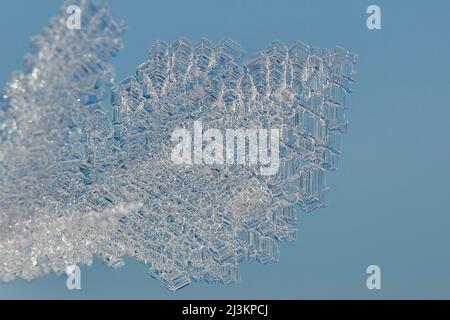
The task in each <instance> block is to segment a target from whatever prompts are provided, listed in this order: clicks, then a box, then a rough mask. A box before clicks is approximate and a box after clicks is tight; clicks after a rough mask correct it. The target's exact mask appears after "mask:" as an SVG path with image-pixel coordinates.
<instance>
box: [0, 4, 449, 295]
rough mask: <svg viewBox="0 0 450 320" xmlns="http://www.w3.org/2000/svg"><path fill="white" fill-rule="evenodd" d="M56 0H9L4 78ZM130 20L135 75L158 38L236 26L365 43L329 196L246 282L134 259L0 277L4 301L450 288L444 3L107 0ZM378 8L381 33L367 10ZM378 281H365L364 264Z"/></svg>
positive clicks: (254, 32)
mask: <svg viewBox="0 0 450 320" xmlns="http://www.w3.org/2000/svg"><path fill="white" fill-rule="evenodd" d="M61 3H62V1H59V0H58V1H56V0H53V1H50V0H40V1H31V0H14V1H12V0H5V1H2V3H1V12H2V15H1V17H0V39H1V43H2V46H1V51H0V52H1V59H0V84H1V85H3V84H4V83H5V82H6V81H7V79H8V77H9V75H10V73H11V72H12V71H13V70H16V69H20V68H21V66H22V61H23V59H22V57H23V56H24V54H25V53H26V52H27V50H28V44H29V39H30V36H32V35H34V34H37V33H39V32H40V30H41V29H42V27H43V26H44V25H45V24H46V22H47V21H48V19H49V18H50V17H51V16H52V15H53V14H54V13H55V12H56V11H57V9H58V7H59V5H60V4H61ZM110 3H111V6H112V8H113V9H114V11H115V12H116V13H117V14H118V15H119V16H121V17H123V18H124V19H125V20H126V22H127V24H128V31H127V33H126V36H125V49H124V50H123V51H122V52H121V53H120V54H119V56H118V57H117V58H116V60H115V64H116V66H117V74H118V78H124V77H126V76H127V75H129V74H132V73H134V69H135V67H136V66H137V65H138V64H140V63H141V62H142V61H143V59H144V58H145V57H146V54H147V51H148V49H149V47H150V45H151V43H152V42H153V41H155V40H157V39H162V40H166V41H173V40H175V39H176V38H177V37H179V36H186V37H188V38H190V39H191V40H193V41H194V40H196V39H198V38H199V37H208V38H210V39H211V40H213V41H217V40H219V39H221V38H223V37H231V38H233V39H234V40H236V41H237V42H239V43H241V44H242V46H243V47H244V48H246V50H247V52H248V53H255V52H256V51H258V50H259V49H260V48H262V47H263V46H265V45H266V44H267V43H269V42H271V41H272V40H274V39H279V40H282V41H284V42H286V43H291V42H293V41H294V40H296V39H300V40H302V41H305V42H307V43H310V44H314V45H317V46H320V47H334V46H335V45H341V46H344V47H347V48H348V49H350V50H352V51H354V52H357V53H358V54H359V56H360V60H359V64H358V72H359V76H358V84H357V86H356V91H355V94H354V95H353V96H352V98H351V102H350V105H351V109H350V110H349V114H348V118H349V120H350V121H351V126H350V128H351V129H350V132H349V133H348V134H347V135H345V136H344V138H343V149H344V154H343V156H342V158H341V161H340V169H339V171H338V172H336V173H332V174H330V178H329V184H330V186H331V188H332V191H331V194H330V199H331V201H330V206H329V207H328V208H326V209H322V210H318V211H315V212H313V213H311V214H308V215H304V216H303V217H302V219H301V220H302V221H301V225H300V232H299V239H298V241H297V242H296V243H294V244H289V245H284V246H282V250H281V254H282V255H281V262H280V263H278V264H271V265H267V266H262V265H258V264H244V265H243V266H242V278H243V280H242V282H241V283H239V284H235V285H232V286H227V287H224V286H220V285H206V284H200V285H193V286H190V287H187V288H185V289H184V290H182V291H181V292H178V293H175V294H174V293H170V292H168V291H166V290H165V289H163V288H162V287H161V285H160V284H159V283H158V282H157V281H155V280H153V279H151V278H150V277H149V276H148V275H147V273H146V267H145V266H142V265H140V264H137V263H136V262H134V261H132V260H129V261H128V264H127V266H126V267H125V268H122V269H120V270H111V269H108V268H107V267H105V266H103V265H102V264H100V263H95V264H94V265H93V266H91V267H83V268H82V276H83V283H82V286H83V289H82V290H81V291H68V290H67V289H66V288H65V279H64V278H61V277H57V276H55V275H50V276H47V277H45V278H42V279H38V280H36V281H34V282H32V283H26V282H24V281H16V282H14V283H11V284H0V299H13V298H22V299H32V298H38V299H47V298H59V299H71V298H73V299H80V298H86V299H91V298H100V299H108V298H112V299H118V298H125V299H127V298H129V299H202V298H203V299H240V298H246V299H259V298H264V299H309V298H328V299H329V298H345V299H346V298H374V299H379V298H388V299H391V298H450V272H449V271H450V251H449V250H448V245H449V244H450V231H449V230H450V210H449V202H448V199H449V198H450V188H449V186H448V183H449V181H450V169H449V164H450V151H449V142H448V139H449V138H450V103H449V101H450V41H449V38H448V37H449V36H448V30H449V27H448V26H449V23H450V2H449V1H446V0H435V1H432V2H430V1H380V0H374V1H365V0H346V1H331V0H328V1H325V0H315V1H312V0H311V1H306V0H305V1H294V0H291V1H289V0H277V1H261V0H259V1H258V0H247V1H244V0H228V1H217V0H201V1H181V0H180V1H175V0H165V1H140V0H130V1H123V0H111V1H110ZM369 4H377V5H379V6H380V7H381V9H382V27H383V30H381V31H369V30H368V29H367V28H366V17H367V15H366V8H367V6H368V5H369ZM371 264H377V265H380V266H381V269H382V290H381V291H369V290H368V289H367V288H366V286H365V281H366V277H367V275H366V273H365V270H366V268H367V266H368V265H371Z"/></svg>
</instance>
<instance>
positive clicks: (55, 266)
mask: <svg viewBox="0 0 450 320" xmlns="http://www.w3.org/2000/svg"><path fill="white" fill-rule="evenodd" d="M83 3H84V4H86V5H87V4H91V3H92V2H91V1H87V2H83ZM95 3H97V2H95ZM96 9H97V10H92V16H93V18H94V19H93V18H90V21H95V17H98V16H101V17H102V19H101V21H102V23H104V25H106V26H107V27H106V28H105V29H104V28H103V27H102V28H99V26H98V25H96V24H95V22H92V30H91V32H92V34H90V33H88V34H89V36H92V37H95V36H96V35H97V33H98V32H100V30H101V32H106V36H105V35H104V34H102V36H101V37H99V39H100V40H99V42H101V45H100V47H101V48H102V49H101V50H100V52H101V54H100V55H99V54H97V53H96V52H95V50H96V49H97V46H96V45H94V42H93V41H87V43H86V44H85V46H86V48H84V47H83V46H80V47H77V50H86V52H91V51H94V52H95V53H92V55H89V54H82V55H80V54H78V55H77V56H84V57H89V58H88V61H79V58H78V59H73V60H71V59H70V61H71V62H72V63H75V64H77V65H81V66H84V67H86V66H89V65H90V63H89V61H90V60H89V59H90V58H92V57H96V59H97V58H98V59H99V60H100V61H101V63H100V65H101V67H100V68H99V69H95V70H91V69H89V70H88V71H87V72H86V73H84V74H80V75H78V78H76V80H79V81H80V83H79V84H77V83H76V81H75V82H73V79H71V77H72V75H73V71H72V70H71V69H69V68H68V69H64V71H65V72H62V73H61V72H60V73H58V75H59V76H58V77H61V78H62V79H55V84H54V86H47V87H46V89H45V90H41V91H40V92H39V95H43V96H44V97H45V96H48V97H47V99H48V100H50V101H51V103H49V104H48V105H50V106H52V108H53V109H52V111H51V112H52V114H53V113H56V114H57V115H59V118H57V119H51V121H50V120H49V119H46V117H45V115H46V114H47V112H48V111H47V109H46V108H48V106H47V104H44V103H38V101H36V100H33V99H34V98H35V96H38V93H37V92H36V90H35V91H34V92H33V91H32V92H31V93H29V94H23V91H21V92H17V91H14V90H13V91H12V92H9V93H8V92H7V96H8V97H7V101H9V102H10V103H9V104H8V105H9V107H8V108H5V107H3V109H2V110H6V111H3V112H4V115H3V114H2V119H4V120H2V122H1V123H2V128H6V132H7V134H3V136H4V138H3V140H4V142H3V145H5V146H7V147H2V148H9V149H8V150H14V152H13V153H12V154H13V156H10V155H9V154H10V153H9V152H8V153H6V152H5V153H3V152H2V153H1V155H5V156H3V157H2V159H3V160H2V162H1V167H0V168H4V169H3V170H5V172H7V173H8V174H7V175H6V177H5V178H4V179H2V181H1V183H3V184H4V186H5V187H7V188H18V189H16V191H15V193H14V194H15V196H14V197H15V198H13V199H10V198H9V197H8V194H11V193H8V192H6V191H3V188H2V191H0V192H2V194H1V203H0V209H1V210H2V211H1V212H0V214H1V215H0V217H1V219H2V220H1V221H0V222H1V224H0V228H1V229H0V230H1V232H2V234H1V235H0V240H1V241H0V246H1V249H2V250H1V251H0V252H1V255H2V262H3V261H6V262H3V264H2V265H1V266H0V274H2V275H3V278H4V279H9V278H13V277H14V276H22V277H25V278H29V279H32V278H33V277H35V276H37V275H39V274H41V273H42V272H43V271H47V269H49V267H50V270H54V271H60V270H62V268H63V267H64V265H65V264H73V263H87V262H89V261H90V259H91V256H92V253H93V254H96V255H98V256H100V257H101V258H103V259H104V261H105V262H106V263H107V264H109V265H111V266H122V265H123V259H122V258H123V257H124V256H132V257H135V258H136V259H138V260H139V261H141V262H143V263H145V264H147V265H148V266H149V271H150V274H151V276H152V277H154V278H156V279H159V280H160V281H161V282H162V284H163V285H164V286H165V287H166V288H168V289H169V290H172V291H175V290H178V289H180V288H182V287H184V286H186V285H188V284H189V283H191V282H193V281H194V282H196V281H207V282H209V283H216V282H220V283H225V284H228V283H233V282H235V281H236V280H237V279H238V278H239V272H238V264H239V263H240V262H242V261H245V260H249V261H259V262H261V263H268V262H271V261H277V260H278V259H279V255H280V253H279V243H280V242H284V241H293V240H295V239H296V233H297V227H296V225H297V220H298V215H299V213H300V212H301V211H306V212H308V211H311V210H314V209H316V208H319V207H322V206H324V205H325V204H326V194H327V191H328V186H327V183H326V173H327V171H330V170H335V169H336V168H337V161H338V158H339V155H340V137H341V134H342V133H345V132H346V130H347V121H346V120H345V111H346V109H347V103H346V100H347V97H348V96H349V94H351V92H352V86H353V84H354V82H355V70H354V66H355V63H356V55H355V54H353V53H351V52H349V51H347V50H345V49H343V48H339V47H338V48H336V49H333V50H327V49H326V50H325V49H317V48H313V47H310V46H308V45H305V44H303V43H301V42H295V43H294V44H293V45H292V46H290V47H287V46H286V45H284V44H283V43H281V42H278V41H275V42H273V43H271V44H270V45H269V46H268V47H266V48H264V49H263V50H262V51H261V52H259V53H258V54H256V55H254V56H252V57H249V58H247V59H246V58H245V53H244V50H243V49H242V48H241V47H240V45H238V44H237V43H235V42H234V41H232V40H228V39H227V40H223V41H221V42H219V43H218V44H215V45H214V44H213V43H211V42H210V41H208V40H207V39H201V40H199V41H198V42H197V43H195V44H191V43H190V42H189V41H188V40H187V39H185V38H180V39H178V40H177V41H175V42H174V43H172V44H170V45H169V44H167V43H164V42H162V41H157V42H155V43H154V44H153V46H152V48H151V51H150V54H149V56H148V58H147V59H146V60H145V61H144V63H142V64H141V65H140V66H138V68H137V70H136V73H135V75H133V76H131V77H129V78H126V79H124V80H123V81H121V82H119V83H117V84H116V85H115V86H114V88H113V89H112V93H111V104H112V116H111V119H110V118H109V117H108V116H107V110H108V106H107V103H104V102H101V96H102V95H103V93H104V92H103V91H102V90H104V88H105V87H107V86H105V85H106V83H107V82H108V81H105V79H106V78H107V77H109V76H110V66H109V64H108V63H107V60H108V59H109V58H110V57H111V56H112V55H113V54H114V53H115V52H116V50H117V49H118V48H119V47H120V41H119V40H118V35H119V34H120V32H121V31H122V26H121V24H118V23H116V22H115V20H114V19H112V18H111V16H110V15H109V14H107V11H105V9H100V8H99V7H97V8H96ZM104 17H108V19H104ZM104 25H103V26H104ZM96 28H97V29H96ZM105 30H106V31H105ZM53 31H54V32H56V33H58V32H62V33H67V31H66V30H63V29H62V28H61V27H60V26H59V27H58V26H57V25H53ZM60 39H61V38H58V40H56V39H55V38H50V37H49V35H47V41H48V42H52V41H53V42H54V43H53V47H52V46H50V45H48V47H46V46H44V49H45V52H47V53H48V52H50V53H53V54H56V55H58V54H59V53H61V51H62V52H63V54H61V59H67V57H66V56H65V55H64V52H65V49H64V47H63V46H61V48H63V49H62V50H60V51H58V50H55V49H54V46H56V47H58V46H59V44H60V43H59V42H60ZM68 43H73V41H70V42H68ZM78 45H79V44H78ZM37 56H38V57H40V56H42V55H37ZM62 57H64V58H62ZM99 57H100V58H99ZM67 61H68V60H67ZM57 65H58V64H57V63H54V61H53V62H52V61H51V60H48V61H36V62H35V63H34V68H36V69H37V70H39V71H38V74H39V75H40V74H45V75H46V76H47V75H49V76H51V77H53V76H54V75H53V73H52V70H53V68H56V67H57ZM96 66H97V64H96ZM84 69H85V68H82V70H84ZM33 72H34V71H31V72H30V73H28V74H25V75H21V76H16V77H13V80H12V82H10V84H9V88H10V89H9V90H12V89H13V88H14V87H18V88H23V87H24V86H25V85H29V86H31V87H33V88H34V87H37V86H38V85H39V81H38V80H35V79H34V78H33ZM55 74H56V73H55ZM20 77H22V78H20ZM54 77H56V75H55V76H54ZM85 78H88V79H89V80H92V81H90V82H86V81H84V80H85ZM23 79H26V80H23ZM38 79H40V78H39V77H38ZM94 80H95V81H94ZM14 83H17V86H14ZM73 83H75V86H72V85H71V84H73ZM85 83H92V85H91V86H88V87H82V84H85ZM61 88H64V91H61ZM42 91H43V92H42ZM62 92H64V94H62ZM100 92H101V94H100ZM65 95H67V96H65ZM80 97H83V98H82V99H81V98H80ZM20 99H23V100H20ZM68 106H69V107H68ZM10 109H13V110H14V109H16V110H18V109H26V110H28V109H32V110H33V112H34V113H35V114H36V115H35V116H34V119H36V121H37V123H38V124H39V126H37V127H38V128H40V130H42V131H43V133H42V139H44V140H45V141H46V142H47V144H44V145H42V144H41V143H39V146H40V148H41V149H38V150H34V149H33V145H34V143H33V142H35V141H38V140H35V139H38V138H39V137H40V136H39V135H37V136H36V135H35V134H34V133H33V132H34V131H33V132H29V131H27V130H35V129H34V128H35V127H36V126H32V127H33V129H28V128H27V127H26V125H25V124H22V122H21V121H20V120H17V119H16V118H15V117H19V116H24V117H27V118H28V117H29V115H26V114H25V115H20V112H19V115H16V113H15V112H11V111H8V110H10ZM55 111H56V112H55ZM195 121H202V123H203V127H204V128H203V130H206V129H208V128H217V129H220V130H226V129H241V128H278V129H280V131H281V137H280V145H279V153H280V162H281V163H280V169H279V171H278V173H277V174H276V175H273V176H263V175H260V174H258V168H257V167H256V166H242V165H209V166H208V165H190V166H189V165H177V164H174V163H173V161H172V160H171V152H172V150H173V147H174V143H173V142H171V136H172V133H173V132H174V130H175V129H177V128H180V127H181V128H193V125H194V122H195ZM22 125H23V126H24V128H23V129H22ZM2 132H3V131H2ZM49 133H51V134H49ZM16 135H20V136H22V137H25V138H20V139H19V138H16ZM21 139H28V142H27V143H28V144H25V140H21ZM58 139H59V140H58ZM49 141H50V142H49ZM58 141H61V142H60V143H59V144H58V143H57V142H58ZM24 148H25V150H24V151H23V153H22V149H24ZM0 150H1V149H0ZM3 150H6V149H3ZM29 150H31V151H29ZM44 150H45V152H42V151H44ZM51 150H55V154H56V155H57V156H56V155H53V154H52V152H51ZM36 153H38V154H39V156H38V157H36ZM31 154H32V155H33V156H31ZM23 159H26V161H29V162H28V163H25V164H24V165H23V166H22V167H21V166H20V164H21V163H22V161H24V160H23ZM35 160H38V162H39V161H40V162H42V163H40V164H39V163H38V164H36V163H35ZM24 168H31V169H32V170H30V171H27V170H25V169H24ZM14 179H22V180H23V182H22V184H16V183H14V181H16V180H14ZM36 186H39V188H36ZM5 190H8V189H5ZM17 198H18V199H20V201H18V199H17ZM18 204H19V205H21V208H17V207H16V206H17V205H18ZM23 208H26V209H27V210H26V211H25V213H24V216H23V217H20V219H19V220H18V222H14V223H15V224H14V223H12V222H11V221H9V220H11V217H15V214H11V212H18V211H19V209H20V210H21V212H23V210H22V209H23ZM36 208H38V209H39V210H37V209H36ZM84 215H86V216H89V217H90V220H89V221H91V223H85V224H83V223H82V221H81V220H82V219H81V218H82V217H83V216H84ZM54 217H57V220H56V221H52V223H48V221H46V219H51V220H53V219H54ZM80 217H81V218H80ZM116 217H118V218H116ZM97 219H98V220H100V221H103V220H105V219H106V220H108V223H99V222H98V221H97ZM73 223H75V224H76V225H80V226H79V229H80V232H79V233H77V232H74V231H72V229H71V227H70V225H71V224H73ZM55 224H56V225H57V226H55ZM65 224H68V225H69V226H68V227H64V225H65ZM11 225H13V226H14V228H13V229H11V227H10V226H11ZM100 227H101V228H100ZM96 228H100V230H101V232H92V231H93V230H95V229H96ZM17 229H18V230H19V231H17ZM28 230H38V232H36V233H34V232H33V234H36V236H39V234H40V232H42V233H44V234H45V233H46V232H47V234H48V232H49V233H51V239H48V238H45V237H42V238H39V240H40V241H38V242H37V243H36V244H33V245H31V244H30V243H34V242H29V241H26V242H25V243H21V244H20V245H19V244H17V243H16V242H15V240H11V239H15V238H17V234H21V233H26V232H27V231H28ZM68 230H71V231H72V232H68ZM66 233H69V236H67V235H66ZM67 239H68V240H67ZM50 240H51V241H52V242H49V244H46V241H50ZM79 242H81V243H82V244H83V245H81V246H78V243H79ZM60 243H63V244H64V245H63V246H61V245H60ZM66 243H67V245H66ZM55 246H56V247H57V248H61V247H62V248H63V249H58V250H55ZM4 248H5V250H9V251H5V250H3V249H4ZM48 251H50V252H51V253H49V252H48ZM4 252H7V253H4ZM30 252H31V255H32V258H31V260H30V257H29V254H30ZM12 253H14V255H15V256H14V257H13V256H10V254H12ZM30 262H31V264H30Z"/></svg>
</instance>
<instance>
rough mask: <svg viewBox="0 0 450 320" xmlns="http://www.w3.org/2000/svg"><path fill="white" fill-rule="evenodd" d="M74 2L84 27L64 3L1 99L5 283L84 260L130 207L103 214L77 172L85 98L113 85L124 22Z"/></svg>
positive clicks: (0, 250) (88, 113)
mask: <svg viewBox="0 0 450 320" xmlns="http://www.w3.org/2000/svg"><path fill="white" fill-rule="evenodd" d="M74 3H75V4H77V5H79V6H80V8H81V9H82V12H83V21H82V26H83V28H82V29H81V30H69V29H68V28H67V27H66V20H67V15H66V12H65V9H66V7H67V5H68V4H67V5H65V6H63V8H62V9H61V14H60V15H59V16H57V17H55V18H53V19H52V20H51V21H50V23H49V25H48V26H47V27H46V28H45V29H44V31H43V33H42V35H40V36H37V37H35V38H34V39H33V47H32V51H31V52H30V53H29V54H28V55H27V56H26V68H25V70H24V71H23V72H17V73H15V74H13V76H12V78H11V79H10V81H9V82H8V84H7V87H6V90H5V93H4V94H2V95H1V102H0V278H1V279H3V280H12V279H14V278H15V277H22V278H25V279H29V280H31V279H34V278H36V277H37V276H40V275H43V274H45V273H47V272H49V271H56V272H62V271H64V269H65V267H66V266H67V265H70V264H75V263H87V262H89V261H90V260H91V259H92V253H93V252H95V250H94V249H95V247H94V243H95V242H96V241H97V240H98V239H100V238H101V237H103V234H102V233H105V230H106V229H108V228H107V225H110V226H113V225H114V224H117V220H118V217H120V216H121V215H122V214H121V213H120V211H126V209H127V208H126V207H121V206H120V205H119V204H117V205H118V206H117V207H114V208H112V209H109V210H108V212H106V211H99V210H98V209H97V206H93V205H92V204H91V203H90V202H92V201H95V197H97V195H96V194H94V193H92V192H91V191H90V190H89V188H88V187H87V186H86V184H85V176H84V174H83V170H82V168H83V159H85V157H86V156H85V153H86V149H87V144H86V140H87V133H88V130H89V127H88V125H89V121H88V120H89V119H90V118H91V117H92V113H93V112H94V111H93V109H92V108H91V107H90V106H89V105H88V104H89V103H92V102H95V101H97V100H102V99H103V96H104V95H105V94H107V93H108V91H109V90H110V89H108V87H107V85H108V84H109V83H110V82H111V79H112V75H113V67H112V65H111V64H110V63H109V60H110V59H111V57H112V56H114V55H115V54H116V53H117V52H118V50H119V49H120V48H121V46H122V44H121V38H120V36H121V34H122V32H123V29H124V25H123V24H122V23H121V22H119V21H117V20H116V19H115V18H113V17H112V16H111V14H110V13H109V11H108V9H107V8H106V7H105V3H104V2H103V1H91V0H89V1H85V0H81V1H70V4H74ZM129 205H130V204H127V206H129ZM114 217H116V219H114ZM95 221H97V223H96V222H95ZM97 227H99V228H100V229H99V230H98V232H96V231H95V230H96V229H97ZM103 227H104V228H103ZM97 237H98V239H97Z"/></svg>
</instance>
